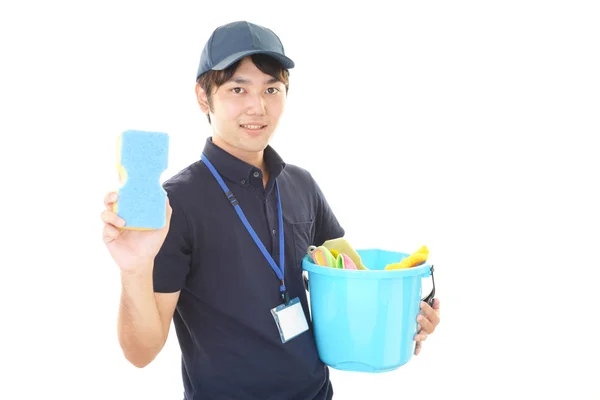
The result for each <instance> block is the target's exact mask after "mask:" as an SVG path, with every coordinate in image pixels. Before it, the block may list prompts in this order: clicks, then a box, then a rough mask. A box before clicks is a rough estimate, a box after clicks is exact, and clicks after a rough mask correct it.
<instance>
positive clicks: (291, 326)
mask: <svg viewBox="0 0 600 400" xmlns="http://www.w3.org/2000/svg"><path fill="white" fill-rule="evenodd" d="M271 314H273V318H274V319H275V323H276V324H277V328H278V329H279V336H281V342H282V343H285V342H287V341H289V340H291V339H293V338H295V337H296V336H298V335H300V334H301V333H303V332H306V331H307V330H308V324H307V323H306V316H305V315H304V310H302V303H300V300H299V299H298V298H297V297H296V298H294V299H293V300H291V301H290V303H289V305H287V306H286V305H285V304H281V305H279V306H277V307H275V308H273V309H271Z"/></svg>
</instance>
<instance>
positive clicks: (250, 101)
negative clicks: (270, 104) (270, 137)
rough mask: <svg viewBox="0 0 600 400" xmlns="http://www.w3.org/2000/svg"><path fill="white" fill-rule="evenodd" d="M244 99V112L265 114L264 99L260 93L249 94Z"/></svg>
mask: <svg viewBox="0 0 600 400" xmlns="http://www.w3.org/2000/svg"><path fill="white" fill-rule="evenodd" d="M246 99H247V104H246V114H248V115H265V114H266V113H267V110H266V107H265V99H264V97H263V96H262V94H249V95H248V96H247V97H246Z"/></svg>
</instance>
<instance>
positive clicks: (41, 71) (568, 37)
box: [0, 0, 600, 400]
mask: <svg viewBox="0 0 600 400" xmlns="http://www.w3.org/2000/svg"><path fill="white" fill-rule="evenodd" d="M7 3H8V2H7ZM16 4H17V2H11V3H9V4H6V3H3V5H2V6H1V7H0V37H1V41H0V46H1V47H0V59H1V62H0V68H1V73H0V85H1V86H0V88H1V90H0V93H1V94H0V96H1V97H0V101H1V102H0V107H1V108H0V113H1V117H0V123H1V127H0V128H1V130H0V132H1V133H2V141H1V143H2V145H1V146H0V163H2V164H1V166H2V168H1V169H0V171H1V172H0V173H1V174H2V175H1V178H2V196H1V199H2V200H0V201H1V202H2V222H3V224H2V225H3V229H2V239H1V241H0V245H1V247H2V251H1V253H0V265H1V272H2V275H1V277H0V286H1V287H2V290H0V296H1V300H2V301H1V302H0V305H1V307H2V308H1V310H2V319H1V320H0V321H1V324H2V327H1V329H0V335H1V340H0V369H1V371H2V375H1V378H0V382H1V383H0V398H2V399H38V398H59V399H115V400H117V399H180V398H182V385H181V372H180V363H179V348H178V344H177V341H176V337H175V335H174V331H172V332H171V333H172V334H171V336H170V338H169V341H168V343H167V344H166V347H165V349H164V350H163V352H162V353H161V354H160V355H159V356H158V357H157V359H156V360H155V361H154V362H153V363H152V364H150V365H149V366H148V367H146V368H144V369H136V368H135V367H133V366H131V365H129V364H128V363H127V362H126V360H125V359H124V357H123V356H122V355H121V352H120V348H119V345H118V342H117V335H116V316H117V307H118V301H119V293H120V282H119V275H118V270H117V267H116V266H115V265H114V264H113V263H112V260H111V259H110V257H109V255H108V252H107V251H106V250H105V248H104V245H103V243H102V240H101V236H100V235H101V228H102V226H101V222H100V216H99V215H100V212H101V210H102V208H103V206H102V199H103V196H104V194H105V193H106V192H107V191H109V190H111V189H113V188H115V187H116V185H117V174H116V169H115V164H114V163H115V140H116V137H117V135H118V134H119V133H120V132H122V131H124V130H126V129H141V130H158V131H165V132H168V133H169V134H170V135H171V149H172V151H171V158H170V168H169V170H168V171H167V172H166V173H165V176H164V178H165V179H166V178H167V177H169V176H170V175H172V174H173V173H175V172H177V171H178V170H180V169H181V168H184V167H185V166H186V165H188V164H189V163H191V162H194V161H195V160H197V159H198V157H199V154H200V151H201V149H202V146H203V144H204V141H205V139H206V137H207V136H208V135H209V134H210V130H209V125H208V123H207V121H206V118H205V116H204V115H202V114H201V112H200V110H199V108H198V106H197V103H196V101H195V97H194V83H195V82H194V78H195V72H196V68H197V63H198V60H199V57H200V52H201V49H202V47H203V45H204V42H205V41H206V39H207V38H208V36H209V35H210V33H211V32H212V30H213V29H214V28H215V27H216V26H218V25H220V24H223V23H227V22H230V21H233V20H238V19H246V20H250V21H252V22H255V23H259V24H263V25H266V26H268V27H270V28H272V29H273V30H274V31H275V32H277V33H278V35H279V36H280V37H281V39H282V41H283V42H284V45H285V48H286V51H287V53H288V55H289V56H290V57H291V58H292V59H293V60H295V62H296V64H297V67H296V68H294V69H293V70H292V73H291V88H290V93H289V101H288V105H287V111H286V115H285V118H284V120H283V121H282V124H281V126H280V129H279V130H278V133H277V135H276V137H275V139H274V141H273V145H274V146H275V148H276V149H277V150H278V151H279V152H280V153H281V154H282V156H283V157H284V158H285V160H286V161H287V162H289V163H295V164H298V165H300V166H302V167H305V168H307V169H309V170H310V171H311V172H312V173H313V175H314V176H315V177H316V179H317V180H318V182H319V183H320V185H321V186H322V188H323V190H324V192H325V194H326V195H327V197H328V199H329V201H330V203H331V205H332V207H333V209H334V210H335V212H336V214H337V215H338V218H339V219H340V220H341V222H342V223H343V225H344V227H345V228H346V231H347V233H348V238H349V240H351V242H352V243H353V244H354V245H355V247H358V248H362V247H371V246H376V247H381V248H392V249H396V250H399V251H405V252H411V251H414V250H416V249H417V248H419V247H420V246H421V245H423V244H425V245H427V246H428V247H429V249H430V251H431V256H430V261H431V262H433V263H434V264H435V266H436V284H437V295H438V297H439V298H440V300H441V305H442V310H441V311H442V322H441V324H440V325H439V327H438V329H437V331H436V332H435V333H434V335H432V336H431V337H430V338H429V339H428V340H427V341H426V342H425V344H424V348H423V352H422V354H421V355H420V356H418V357H415V358H413V359H412V360H411V361H410V362H409V363H408V364H407V365H405V366H403V367H401V368H400V369H398V370H396V371H394V372H390V373H385V374H379V375H372V374H352V373H342V372H339V371H335V370H332V381H333V384H334V388H335V393H336V396H335V398H336V399H348V398H363V399H366V398H369V399H417V398H418V399H450V398H453V397H456V398H460V399H506V398H512V399H529V398H536V399H538V398H539V399H542V398H544V399H545V398H556V399H600V386H599V384H598V380H597V379H598V376H599V375H600V363H599V361H598V360H599V359H600V346H599V344H598V337H599V335H600V329H599V326H598V325H599V324H598V316H599V312H598V302H597V299H598V296H599V294H598V287H599V279H598V278H599V276H600V274H599V272H598V270H599V268H600V263H599V256H598V249H599V242H600V240H599V239H600V234H599V232H598V226H599V222H600V215H599V214H600V213H599V211H598V207H599V204H600V197H599V195H598V188H597V186H598V173H599V171H600V162H599V158H600V157H599V156H598V153H599V151H598V150H599V145H598V142H597V140H594V139H595V138H594V136H598V133H599V128H600V122H599V110H600V94H599V93H600V73H599V71H600V58H599V54H600V53H599V48H600V25H599V24H598V21H599V17H600V14H599V12H598V9H597V7H596V4H595V2H593V1H589V2H584V1H562V2H561V1H525V0H520V1H502V2H500V1H497V2H491V1H431V0H430V1H419V2H401V3H398V4H397V5H394V9H392V6H391V4H392V3H389V4H388V3H384V2H383V1H374V0H372V1H367V2H362V3H361V4H359V5H350V2H338V3H334V2H329V1H320V2H316V3H314V4H313V3H308V2H306V3H304V4H303V5H300V2H285V1H273V2H270V1H269V2H267V1H255V2H249V1H240V2H235V1H231V0H229V1H226V2H217V1H212V2H204V1H202V2H201V1H195V2H186V3H184V2H176V1H174V2H170V3H167V2H150V1H145V2H141V1H140V2H131V1H104V2H83V1H81V2H71V3H67V2H64V1H58V2H41V1H37V2H19V3H18V5H16ZM395 4H396V3H395ZM324 154H325V155H326V156H323V155H324ZM424 285H425V287H424V290H428V289H429V288H430V283H429V281H424Z"/></svg>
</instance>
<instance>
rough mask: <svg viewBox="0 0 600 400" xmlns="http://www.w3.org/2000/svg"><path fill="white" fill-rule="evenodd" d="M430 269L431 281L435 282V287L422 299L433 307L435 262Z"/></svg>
mask: <svg viewBox="0 0 600 400" xmlns="http://www.w3.org/2000/svg"><path fill="white" fill-rule="evenodd" d="M430 270H431V282H432V283H433V288H432V289H431V292H430V293H429V294H428V295H427V296H426V297H424V298H423V299H421V301H424V302H425V303H427V304H429V305H430V306H431V307H433V299H434V297H435V279H433V264H431V268H430Z"/></svg>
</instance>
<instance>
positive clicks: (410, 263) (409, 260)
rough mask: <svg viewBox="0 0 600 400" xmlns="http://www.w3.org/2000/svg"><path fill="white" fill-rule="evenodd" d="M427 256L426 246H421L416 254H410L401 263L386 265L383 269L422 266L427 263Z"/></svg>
mask: <svg viewBox="0 0 600 400" xmlns="http://www.w3.org/2000/svg"><path fill="white" fill-rule="evenodd" d="M428 256H429V250H428V249H427V246H423V247H421V248H420V249H419V250H417V251H416V252H414V253H412V254H411V255H410V256H408V257H406V258H404V259H403V260H402V261H400V262H397V263H394V264H388V265H386V266H385V269H386V270H394V269H403V268H412V267H416V266H417V265H419V264H423V263H424V262H425V261H427V257H428Z"/></svg>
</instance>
